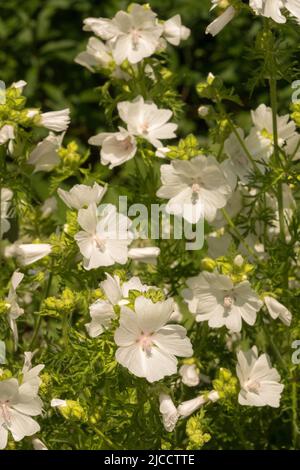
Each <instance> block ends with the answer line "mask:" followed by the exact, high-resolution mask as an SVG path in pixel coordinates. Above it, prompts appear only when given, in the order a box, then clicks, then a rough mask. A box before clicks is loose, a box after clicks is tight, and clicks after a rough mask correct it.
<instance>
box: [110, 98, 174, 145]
mask: <svg viewBox="0 0 300 470" xmlns="http://www.w3.org/2000/svg"><path fill="white" fill-rule="evenodd" d="M118 111H119V115H120V118H121V119H122V121H124V122H125V123H126V124H127V128H128V132H129V133H130V134H132V135H135V136H139V137H142V138H143V139H146V140H148V141H149V142H150V143H151V144H152V145H153V146H154V147H156V148H157V149H160V148H162V147H163V144H162V142H161V140H160V139H173V138H174V137H176V134H175V131H176V129H177V124H173V123H170V122H168V121H169V120H170V119H171V117H172V114H173V113H172V111H170V110H169V109H159V108H158V107H157V106H156V104H155V103H153V102H149V103H148V102H145V101H144V98H143V97H142V96H139V97H137V98H136V99H135V100H134V101H132V102H130V101H121V102H120V103H118Z"/></svg>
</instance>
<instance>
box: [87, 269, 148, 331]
mask: <svg viewBox="0 0 300 470" xmlns="http://www.w3.org/2000/svg"><path fill="white" fill-rule="evenodd" d="M99 287H100V289H101V290H102V291H103V292H104V294H105V296H106V299H98V300H96V301H95V302H94V303H93V304H92V305H91V306H90V316H91V322H90V323H87V324H86V325H85V327H86V329H87V332H88V334H89V335H90V336H91V337H92V338H96V337H97V336H99V335H101V334H102V333H103V331H104V330H105V329H106V328H108V327H109V326H110V323H111V321H112V320H113V319H114V318H116V314H115V310H114V307H115V306H117V305H118V306H121V305H126V304H127V303H128V300H126V299H127V297H128V295H129V291H130V290H134V291H138V292H141V293H143V292H147V290H148V289H149V286H147V285H145V284H142V283H141V281H140V279H139V277H137V276H134V277H132V278H131V279H130V280H129V281H128V282H123V283H122V282H121V280H120V278H119V276H117V275H114V276H111V275H110V274H108V273H106V279H105V281H102V282H100V286H99Z"/></svg>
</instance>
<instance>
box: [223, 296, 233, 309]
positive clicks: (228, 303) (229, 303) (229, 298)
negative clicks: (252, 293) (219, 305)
mask: <svg viewBox="0 0 300 470" xmlns="http://www.w3.org/2000/svg"><path fill="white" fill-rule="evenodd" d="M233 301H234V299H233V297H232V296H231V295H225V297H224V299H223V305H224V307H225V308H228V309H230V308H231V307H232V305H233Z"/></svg>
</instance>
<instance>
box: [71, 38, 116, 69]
mask: <svg viewBox="0 0 300 470" xmlns="http://www.w3.org/2000/svg"><path fill="white" fill-rule="evenodd" d="M112 61H113V58H112V54H111V50H110V48H109V47H108V46H107V45H106V44H104V43H103V42H102V41H100V39H98V38H94V37H92V38H90V39H89V41H88V44H87V47H86V50H85V51H83V52H80V54H78V55H77V57H76V58H75V62H76V63H77V64H79V65H82V66H83V67H86V68H87V69H88V70H90V71H91V72H94V68H98V67H102V68H103V67H104V68H105V67H108V66H109V65H110V64H111V63H112Z"/></svg>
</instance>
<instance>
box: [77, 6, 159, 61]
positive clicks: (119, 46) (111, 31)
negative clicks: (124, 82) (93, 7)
mask: <svg viewBox="0 0 300 470" xmlns="http://www.w3.org/2000/svg"><path fill="white" fill-rule="evenodd" d="M85 25H86V26H85V29H91V30H92V31H93V32H94V33H95V34H96V35H98V36H99V37H101V38H102V39H104V40H107V41H108V44H109V45H110V46H111V48H112V55H113V58H114V59H115V61H116V63H117V64H118V65H119V64H121V63H122V62H123V61H124V60H126V59H127V60H128V61H129V62H130V63H131V64H136V63H137V62H140V61H141V60H143V59H144V58H145V57H150V56H151V55H152V54H154V52H155V51H156V49H157V46H158V44H159V38H160V36H161V35H162V32H163V27H162V26H161V25H160V24H158V22H157V20H156V14H155V13H154V12H153V11H152V10H151V9H150V8H148V7H145V6H143V5H138V4H136V3H133V4H132V5H131V6H130V11H129V12H128V13H127V12H125V11H119V12H118V13H117V14H116V15H115V16H114V18H113V19H112V20H108V19H104V18H99V19H96V18H88V19H87V20H85Z"/></svg>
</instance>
